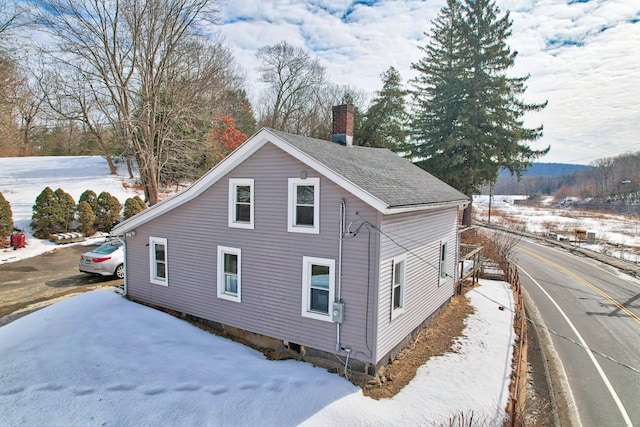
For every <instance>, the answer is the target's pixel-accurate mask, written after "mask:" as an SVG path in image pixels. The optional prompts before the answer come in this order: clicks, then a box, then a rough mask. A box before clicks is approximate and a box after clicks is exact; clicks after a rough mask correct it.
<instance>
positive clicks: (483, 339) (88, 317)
mask: <svg viewBox="0 0 640 427" xmlns="http://www.w3.org/2000/svg"><path fill="white" fill-rule="evenodd" d="M467 296H468V297H469V299H470V301H471V303H472V305H473V307H474V308H475V313H474V314H473V315H471V316H469V318H468V319H467V327H466V329H465V337H461V338H460V339H459V341H458V343H457V352H456V353H449V354H446V355H445V356H442V357H437V358H432V359H431V360H429V361H428V362H427V363H426V364H425V365H423V366H422V367H421V368H420V369H419V370H418V373H417V375H416V378H414V380H413V381H412V382H411V383H409V385H408V386H406V387H405V388H404V389H403V390H402V391H401V392H400V393H399V394H397V395H396V396H395V397H394V398H392V399H382V400H379V401H376V400H373V399H370V398H368V397H365V396H363V394H362V391H361V389H360V388H359V387H356V386H354V385H353V384H351V383H350V382H349V381H347V380H346V379H344V378H342V377H340V376H338V375H337V374H332V373H329V372H327V371H326V370H324V369H321V368H315V367H313V366H312V365H309V364H306V363H303V362H297V361H293V360H286V361H269V360H266V359H265V358H264V356H263V355H262V353H259V352H257V351H255V350H252V349H250V348H248V347H245V346H244V345H242V344H239V343H236V342H233V341H229V340H227V339H224V338H221V337H219V336H216V335H211V334H209V333H208V332H205V331H202V330H200V329H198V328H196V327H195V326H192V325H191V324H189V323H187V322H185V321H182V320H180V319H177V318H174V317H172V316H170V315H168V314H165V313H163V312H160V311H157V310H154V309H151V308H148V307H145V306H142V305H140V304H137V303H134V302H130V301H128V300H126V299H125V298H123V297H121V296H119V295H117V294H116V293H114V292H111V291H105V290H102V291H94V292H90V293H86V294H83V295H80V296H76V297H73V298H69V299H67V300H64V301H61V302H58V303H56V304H54V305H52V306H49V307H47V308H44V309H42V310H40V311H37V312H35V313H32V314H30V315H28V316H26V317H23V318H21V319H18V320H16V321H14V322H12V323H10V324H8V325H5V326H3V327H1V328H0V359H1V360H2V363H1V364H0V378H2V382H1V383H0V424H1V425H174V426H180V425H189V426H190V425H216V426H218V425H220V426H223V425H228V426H231V425H233V426H243V425H247V426H249V425H251V426H255V425H280V426H290V425H309V426H326V425H352V426H417V425H437V423H439V422H444V421H446V420H447V419H449V418H450V417H451V416H453V415H456V414H459V413H460V412H465V413H471V412H473V414H474V419H480V418H482V419H484V420H486V422H487V424H488V425H501V422H502V417H503V409H504V408H505V406H506V403H507V399H508V397H509V392H508V387H509V382H510V374H511V372H510V366H511V357H512V345H513V343H514V340H515V336H514V333H513V328H512V321H513V313H512V312H511V311H510V310H509V308H513V298H512V294H511V291H510V289H509V286H508V284H506V283H504V282H491V281H483V282H482V283H481V286H480V287H478V288H476V289H474V290H472V291H470V292H469V293H468V294H467ZM499 305H503V306H504V307H506V308H507V310H499V309H498V306H499Z"/></svg>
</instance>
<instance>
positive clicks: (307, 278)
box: [302, 256, 336, 322]
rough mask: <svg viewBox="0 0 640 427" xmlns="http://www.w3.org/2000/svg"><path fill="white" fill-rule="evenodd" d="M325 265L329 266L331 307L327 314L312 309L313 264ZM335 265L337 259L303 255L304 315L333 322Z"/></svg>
mask: <svg viewBox="0 0 640 427" xmlns="http://www.w3.org/2000/svg"><path fill="white" fill-rule="evenodd" d="M313 264H316V265H325V266H328V267H329V307H328V310H327V314H322V313H318V312H315V311H311V310H310V309H309V305H310V303H311V298H310V296H311V266H312V265H313ZM335 266H336V261H335V260H333V259H327V258H315V257H307V256H305V257H302V317H309V318H311V319H316V320H323V321H325V322H331V304H332V303H333V302H334V300H335V283H336V281H335V277H336V274H335Z"/></svg>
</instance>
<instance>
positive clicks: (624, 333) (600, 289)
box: [517, 240, 640, 426]
mask: <svg viewBox="0 0 640 427" xmlns="http://www.w3.org/2000/svg"><path fill="white" fill-rule="evenodd" d="M517 253H518V255H517V261H518V265H519V267H520V279H521V281H522V284H523V287H524V289H525V290H526V292H527V294H528V295H529V297H530V298H531V300H532V301H533V303H534V305H535V308H536V309H537V311H538V313H539V314H540V316H541V318H542V319H543V320H542V321H543V322H544V325H545V326H546V327H547V328H549V329H550V330H551V331H552V333H551V334H550V337H551V341H552V343H553V347H554V349H555V351H556V352H557V356H558V358H559V360H560V362H561V366H560V370H559V373H558V375H562V373H563V372H564V374H565V375H566V378H567V380H568V385H569V388H570V396H571V395H572V397H573V400H574V402H575V405H576V411H575V414H574V415H576V416H575V417H574V421H577V423H581V424H582V425H583V426H630V425H636V426H640V281H639V280H637V279H633V278H631V277H630V276H626V275H622V274H620V273H619V272H618V270H617V269H615V268H613V267H610V266H607V265H604V264H601V263H599V262H597V261H594V260H592V259H588V258H583V257H578V256H575V255H572V254H570V253H568V252H566V251H564V250H560V249H557V248H551V247H547V246H543V245H540V244H537V243H533V242H531V241H527V240H522V241H521V242H520V243H519V244H518V247H517ZM557 379H558V378H556V380H557ZM563 415H564V416H565V419H566V418H567V415H570V414H563Z"/></svg>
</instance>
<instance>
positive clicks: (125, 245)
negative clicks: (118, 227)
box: [116, 236, 129, 297]
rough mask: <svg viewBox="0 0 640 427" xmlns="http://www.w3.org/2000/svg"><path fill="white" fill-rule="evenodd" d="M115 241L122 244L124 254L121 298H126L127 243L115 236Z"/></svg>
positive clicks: (127, 288)
mask: <svg viewBox="0 0 640 427" xmlns="http://www.w3.org/2000/svg"><path fill="white" fill-rule="evenodd" d="M116 239H118V241H120V242H122V252H124V282H123V289H122V296H125V297H126V296H127V292H128V290H129V287H128V286H127V242H126V240H125V239H123V238H122V237H121V236H116Z"/></svg>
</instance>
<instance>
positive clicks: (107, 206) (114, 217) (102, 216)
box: [94, 191, 122, 232]
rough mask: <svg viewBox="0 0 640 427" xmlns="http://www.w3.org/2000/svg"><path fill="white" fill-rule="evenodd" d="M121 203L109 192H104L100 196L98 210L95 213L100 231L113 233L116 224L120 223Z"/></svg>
mask: <svg viewBox="0 0 640 427" xmlns="http://www.w3.org/2000/svg"><path fill="white" fill-rule="evenodd" d="M121 210H122V206H120V201H119V200H118V199H117V198H116V197H114V196H112V195H111V194H110V193H109V192H107V191H103V192H102V193H100V195H99V196H98V210H97V211H95V212H94V213H95V215H96V225H97V226H98V230H101V231H107V232H109V231H111V229H112V228H113V225H114V224H117V223H118V222H119V221H120V211H121Z"/></svg>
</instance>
